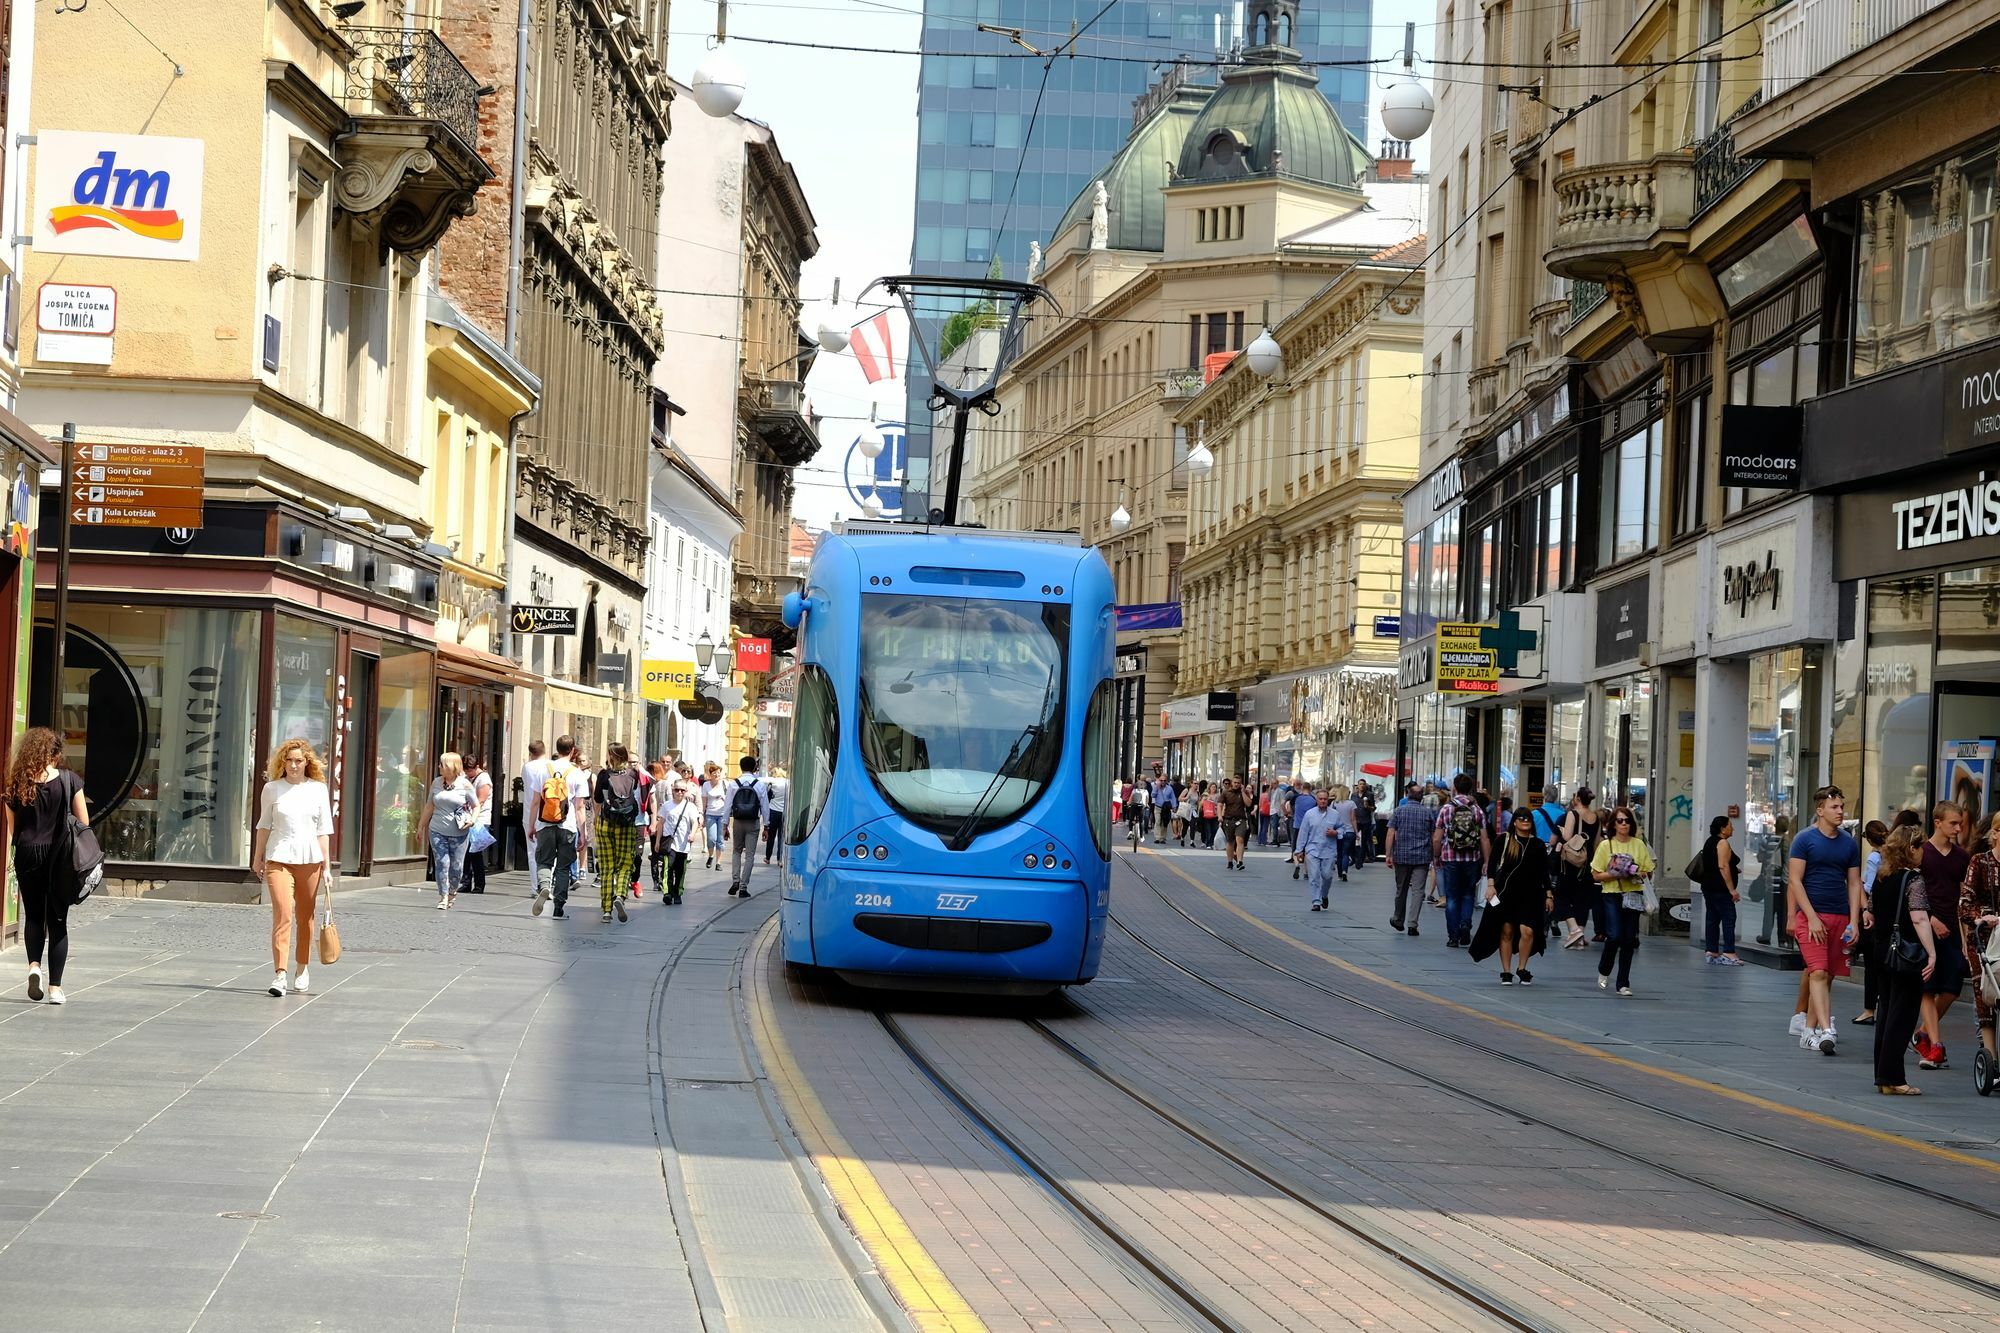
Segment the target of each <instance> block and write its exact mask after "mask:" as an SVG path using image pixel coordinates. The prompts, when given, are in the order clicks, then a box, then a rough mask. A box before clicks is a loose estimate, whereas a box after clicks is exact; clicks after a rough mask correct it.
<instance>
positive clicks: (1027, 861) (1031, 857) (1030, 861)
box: [1021, 852, 1035, 870]
mask: <svg viewBox="0 0 2000 1333" xmlns="http://www.w3.org/2000/svg"><path fill="white" fill-rule="evenodd" d="M1021 864H1022V865H1023V866H1025V867H1027V868H1028V869H1029V870H1033V869H1034V868H1035V854H1034V853H1033V852H1029V853H1028V854H1027V855H1026V856H1024V857H1022V858H1021Z"/></svg>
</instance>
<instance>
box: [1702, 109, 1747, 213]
mask: <svg viewBox="0 0 2000 1333" xmlns="http://www.w3.org/2000/svg"><path fill="white" fill-rule="evenodd" d="M1763 101H1764V94H1763V92H1762V91H1759V92H1756V93H1753V94H1751V97H1750V100H1749V101H1747V102H1745V103H1744V104H1743V105H1742V106H1740V107H1738V108H1737V109H1736V111H1735V113H1734V114H1733V115H1731V116H1730V117H1729V119H1728V120H1726V121H1724V122H1722V124H1720V125H1718V126H1716V127H1715V130H1714V132H1713V133H1712V134H1710V135H1709V136H1708V137H1707V138H1706V139H1703V140H1702V141H1701V142H1699V143H1697V144H1696V145H1695V146H1694V215H1695V216H1696V217H1700V216H1701V215H1702V214H1703V213H1705V212H1707V211H1708V207H1709V205H1710V204H1713V203H1714V202H1715V201H1716V200H1718V199H1720V198H1722V196H1723V195H1725V194H1728V193H1729V191H1730V190H1731V189H1732V188H1733V187H1734V186H1735V184H1736V182H1738V181H1740V180H1742V179H1743V178H1744V177H1745V176H1748V175H1749V174H1750V173H1751V172H1753V171H1755V170H1756V169H1757V163H1758V161H1759V159H1757V158H1754V157H1741V156H1739V155H1738V154H1737V152H1736V131H1735V129H1734V128H1733V126H1734V122H1735V120H1736V117H1737V116H1740V115H1742V114H1744V113H1745V112H1746V111H1754V110H1756V109H1757V107H1758V106H1760V105H1762V104H1763Z"/></svg>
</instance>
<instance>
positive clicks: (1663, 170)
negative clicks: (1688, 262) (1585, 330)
mask: <svg viewBox="0 0 2000 1333" xmlns="http://www.w3.org/2000/svg"><path fill="white" fill-rule="evenodd" d="M1555 187H1556V234H1555V245H1554V247H1553V248H1552V249H1551V250H1550V251H1549V269H1550V271H1551V272H1554V273H1559V274H1561V275H1562V276H1563V277H1566V278H1583V279H1587V280H1588V281H1591V282H1601V281H1603V280H1604V278H1605V277H1606V276H1608V275H1609V274H1611V273H1614V272H1616V271H1617V270H1619V269H1621V268H1626V267H1629V266H1630V265H1632V264H1634V263H1643V262H1645V261H1646V260H1648V259H1652V258H1655V257H1656V256H1657V255H1659V254H1660V253H1661V252H1663V251H1664V250H1668V249H1672V248H1675V247H1676V246H1677V245H1683V244H1685V231H1686V228H1687V225H1688V222H1689V220H1690V218H1691V217H1692V216H1693V213H1694V160H1693V158H1691V157H1689V156H1687V155H1685V154H1679V153H1672V154H1665V155H1662V156H1660V157H1655V158H1653V159H1652V160H1651V161H1647V162H1609V163H1605V164H1603V165H1600V166H1593V167H1578V168H1577V169H1575V170H1574V171H1565V172H1564V173H1563V174H1562V175H1560V176H1558V177H1556V180H1555Z"/></svg>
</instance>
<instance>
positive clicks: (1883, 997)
mask: <svg viewBox="0 0 2000 1333" xmlns="http://www.w3.org/2000/svg"><path fill="white" fill-rule="evenodd" d="M1922 837H1923V830H1922V829H1921V828H1919V827H1916V826H1914V825H1906V826H1903V827H1900V828H1897V829H1894V830H1892V831H1891V832H1890V834H1889V838H1888V841H1887V842H1886V843H1885V844H1884V845H1883V848H1882V868H1881V870H1880V871H1879V872H1878V873H1877V875H1876V877H1875V885H1876V888H1875V893H1876V897H1875V901H1876V902H1877V903H1878V904H1880V905H1882V906H1883V907H1884V908H1886V909H1887V916H1886V917H1885V918H1883V919H1882V920H1880V921H1879V922H1878V925H1879V928H1880V930H1881V933H1882V941H1883V947H1882V957H1883V967H1882V983H1881V985H1880V987H1879V988H1878V989H1877V992H1876V997H1875V1091H1877V1092H1879V1093H1881V1094H1882V1095H1883V1096H1885V1097H1914V1096H1917V1095H1918V1089H1916V1088H1914V1087H1911V1086H1910V1082H1909V1078H1908V1077H1907V1075H1906V1073H1905V1070H1904V1064H1903V1061H1904V1059H1905V1058H1906V1055H1907V1052H1908V1049H1909V1045H1910V1037H1911V1035H1912V1034H1914V1033H1915V1032H1916V1030H1917V1014H1918V1010H1919V1008H1920V1006H1921V1004H1922V997H1923V983H1924V980H1925V978H1927V977H1928V976H1929V975H1930V974H1931V973H1932V972H1933V971H1935V970H1936V968H1937V956H1938V945H1937V942H1936V940H1935V938H1934V936H1933V935H1932V932H1931V919H1932V918H1931V899H1930V886H1929V884H1928V883H1926V881H1925V880H1924V876H1923V871H1922V869H1921V863H1922V855H1923V854H1922V851H1921V843H1920V842H1919V839H1921V838H1922ZM1908 945H1916V946H1920V947H1921V948H1922V950H1923V960H1924V961H1923V962H1922V963H1921V964H1917V963H1916V962H1915V960H1914V958H1913V957H1912V956H1911V955H1912V954H1913V952H1914V950H1913V949H1911V948H1909V947H1907V946H1908Z"/></svg>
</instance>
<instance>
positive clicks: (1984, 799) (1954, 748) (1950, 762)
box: [1938, 736, 2000, 824]
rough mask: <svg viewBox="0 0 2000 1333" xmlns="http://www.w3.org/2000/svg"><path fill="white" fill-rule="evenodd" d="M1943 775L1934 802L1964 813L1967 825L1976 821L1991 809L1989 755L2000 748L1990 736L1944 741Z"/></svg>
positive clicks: (1991, 773) (1941, 767)
mask: <svg viewBox="0 0 2000 1333" xmlns="http://www.w3.org/2000/svg"><path fill="white" fill-rule="evenodd" d="M1939 748H1940V749H1941V751H1942V755H1941V757H1942V759H1943V760H1944V762H1943V763H1942V764H1940V765H1939V767H1938V771H1939V772H1940V773H1942V774H1943V775H1944V778H1943V785H1942V786H1941V787H1939V788H1938V799H1939V800H1944V801H1950V802H1951V803H1952V804H1953V805H1955V806H1957V807H1959V809H1961V810H1963V811H1965V818H1966V821H1967V823H1968V824H1969V823H1973V822H1976V821H1977V820H1978V819H1979V818H1980V816H1982V815H1984V814H1985V813H1986V812H1987V811H1988V810H1990V809H1991V808H1992V787H1993V755H1994V752H1995V750H1996V749H2000V743H1996V740H1995V738H1993V737H1990V736H1988V737H1984V738H1981V739H1978V740H1962V741H1946V742H1945V743H1944V744H1943V745H1942V746H1941V747H1939Z"/></svg>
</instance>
